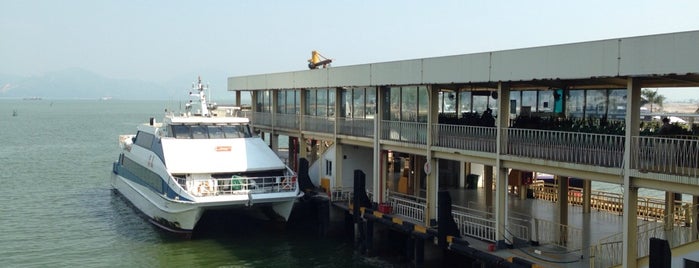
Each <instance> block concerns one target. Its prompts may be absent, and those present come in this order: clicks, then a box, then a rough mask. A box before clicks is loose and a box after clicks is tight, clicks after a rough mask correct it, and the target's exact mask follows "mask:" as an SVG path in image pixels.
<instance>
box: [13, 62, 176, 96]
mask: <svg viewBox="0 0 699 268" xmlns="http://www.w3.org/2000/svg"><path fill="white" fill-rule="evenodd" d="M174 91H176V90H172V89H168V88H166V87H164V86H162V85H158V84H156V83H152V82H146V81H137V80H120V79H111V78H106V77H103V76H100V75H98V74H95V73H92V72H89V71H86V70H83V69H67V70H63V71H57V72H51V73H46V74H43V75H40V76H31V77H18V76H11V75H2V74H0V98H26V97H41V98H45V99H99V98H102V97H112V98H115V99H138V100H156V99H160V100H163V99H168V98H172V97H173V96H174V95H175V94H176V93H175V92H174Z"/></svg>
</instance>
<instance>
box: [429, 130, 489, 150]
mask: <svg viewBox="0 0 699 268" xmlns="http://www.w3.org/2000/svg"><path fill="white" fill-rule="evenodd" d="M497 130H498V129H497V128H495V127H478V126H462V125H448V124H435V125H432V136H433V137H434V138H433V139H432V145H433V146H440V147H447V148H454V149H462V150H471V151H480V152H488V153H495V152H496V150H495V149H496V142H495V141H496V137H497Z"/></svg>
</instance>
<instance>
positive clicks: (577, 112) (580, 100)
mask: <svg viewBox="0 0 699 268" xmlns="http://www.w3.org/2000/svg"><path fill="white" fill-rule="evenodd" d="M584 107H585V91H584V90H569V91H568V94H567V96H566V117H569V118H584V117H585V110H584Z"/></svg>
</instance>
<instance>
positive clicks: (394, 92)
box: [389, 87, 401, 121]
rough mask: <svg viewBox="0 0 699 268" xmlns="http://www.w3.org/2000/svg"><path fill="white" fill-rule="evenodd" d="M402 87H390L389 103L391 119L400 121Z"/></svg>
mask: <svg viewBox="0 0 699 268" xmlns="http://www.w3.org/2000/svg"><path fill="white" fill-rule="evenodd" d="M400 90H401V88H400V87H391V88H389V100H390V101H389V104H390V108H389V111H390V115H389V119H390V120H391V121H400V104H401V101H400V97H401V96H400V95H401V94H400Z"/></svg>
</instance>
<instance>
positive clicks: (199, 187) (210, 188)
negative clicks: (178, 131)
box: [174, 168, 298, 197]
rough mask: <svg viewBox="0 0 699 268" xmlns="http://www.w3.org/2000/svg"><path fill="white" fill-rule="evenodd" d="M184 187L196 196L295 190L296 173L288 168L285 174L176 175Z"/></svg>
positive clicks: (178, 182)
mask: <svg viewBox="0 0 699 268" xmlns="http://www.w3.org/2000/svg"><path fill="white" fill-rule="evenodd" d="M174 178H175V179H176V181H177V184H179V186H180V187H182V189H184V190H185V191H187V192H188V193H190V194H192V195H193V196H196V197H206V196H223V195H247V194H266V193H284V192H295V191H296V190H297V189H298V182H297V180H296V175H295V174H294V173H293V171H291V170H290V169H288V168H287V172H286V174H285V175H283V176H265V177H244V176H233V177H230V178H213V177H210V178H209V179H186V178H181V177H174Z"/></svg>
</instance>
